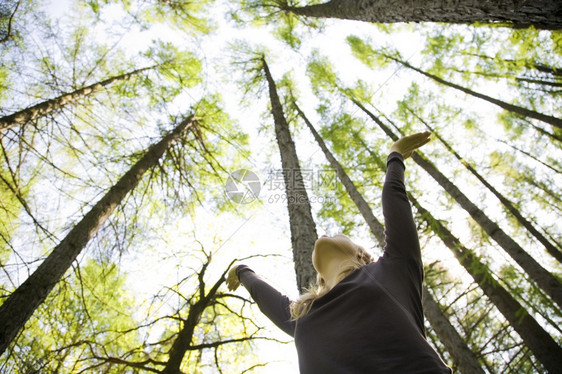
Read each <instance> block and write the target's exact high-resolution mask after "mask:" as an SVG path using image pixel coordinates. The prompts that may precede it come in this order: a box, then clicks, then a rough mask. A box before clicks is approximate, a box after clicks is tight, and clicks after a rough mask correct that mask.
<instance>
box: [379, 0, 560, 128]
mask: <svg viewBox="0 0 562 374" xmlns="http://www.w3.org/2000/svg"><path fill="white" fill-rule="evenodd" d="M561 4H562V3H561ZM382 56H383V57H386V58H388V59H390V60H392V61H395V62H397V63H399V64H400V65H402V66H405V67H407V68H408V69H412V70H414V71H416V72H418V73H420V74H422V75H425V76H426V77H428V78H431V79H433V80H434V81H436V82H438V83H441V84H443V85H445V86H448V87H451V88H454V89H456V90H459V91H462V92H464V93H465V94H467V95H471V96H474V97H477V98H479V99H482V100H485V101H487V102H489V103H491V104H494V105H497V106H499V107H500V108H503V109H505V110H508V111H510V112H513V113H516V114H518V115H520V116H522V117H529V118H534V119H537V120H539V121H543V122H545V123H548V124H550V125H552V126H555V127H560V128H562V119H560V118H556V117H553V116H549V115H546V114H543V113H539V112H537V111H534V110H531V109H527V108H523V107H520V106H517V105H513V104H510V103H506V102H505V101H501V100H498V99H494V98H493V97H490V96H487V95H484V94H481V93H479V92H475V91H472V90H470V89H468V88H465V87H462V86H459V85H458V84H455V83H451V82H448V81H446V80H444V79H442V78H439V77H438V76H436V75H433V74H430V73H428V72H425V71H423V70H421V69H418V68H416V67H414V66H412V65H410V64H409V63H408V62H407V61H402V60H400V59H398V58H395V57H392V56H389V55H382Z"/></svg>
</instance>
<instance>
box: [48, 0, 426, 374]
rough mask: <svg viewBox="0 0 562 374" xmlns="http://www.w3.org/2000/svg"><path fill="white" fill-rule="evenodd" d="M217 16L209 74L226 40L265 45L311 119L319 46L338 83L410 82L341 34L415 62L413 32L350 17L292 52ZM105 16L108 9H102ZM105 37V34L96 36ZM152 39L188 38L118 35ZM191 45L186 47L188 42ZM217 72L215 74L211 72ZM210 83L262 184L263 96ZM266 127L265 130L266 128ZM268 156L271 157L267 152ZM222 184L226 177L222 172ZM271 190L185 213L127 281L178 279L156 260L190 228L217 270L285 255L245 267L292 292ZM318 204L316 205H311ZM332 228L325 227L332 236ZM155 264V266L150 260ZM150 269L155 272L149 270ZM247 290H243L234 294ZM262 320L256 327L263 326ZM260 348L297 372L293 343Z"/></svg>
mask: <svg viewBox="0 0 562 374" xmlns="http://www.w3.org/2000/svg"><path fill="white" fill-rule="evenodd" d="M68 3H69V1H68V0H65V1H61V0H52V2H51V4H50V5H49V6H48V10H49V11H50V13H51V14H52V15H55V16H61V15H63V14H65V13H66V12H67V11H68ZM214 10H215V11H216V14H217V16H216V18H215V20H216V21H217V22H218V24H219V28H218V30H217V31H216V32H215V33H214V34H213V35H211V36H209V37H206V38H205V41H204V42H203V43H200V44H199V45H198V46H197V48H200V49H199V50H198V53H200V54H201V55H202V56H204V57H205V58H204V62H205V67H204V69H205V68H207V69H209V70H208V73H209V76H210V75H211V74H213V68H212V66H213V65H215V66H221V64H226V63H227V62H228V59H229V55H228V45H229V43H232V42H233V41H235V40H246V41H250V42H251V43H252V44H263V45H266V46H267V47H268V48H269V49H270V50H271V51H272V56H271V58H270V60H269V61H268V62H269V63H270V68H271V70H272V72H273V75H274V77H275V78H280V77H281V75H282V74H284V73H286V72H287V71H289V70H294V74H295V77H296V79H297V81H299V82H301V83H302V84H301V92H302V93H303V101H302V103H301V104H302V106H303V109H304V110H305V111H306V112H307V114H308V115H309V116H310V117H311V118H312V119H317V118H316V116H315V111H314V109H315V108H314V107H315V105H316V104H315V102H314V101H313V100H312V99H310V96H311V93H310V92H309V88H308V87H307V85H306V84H305V83H304V82H307V78H306V77H305V76H304V67H305V66H306V58H307V57H308V56H309V54H310V51H311V50H313V49H319V50H320V51H321V53H322V54H323V55H326V56H328V57H329V58H330V60H331V61H332V63H334V65H335V66H336V68H337V72H338V74H339V77H340V78H341V79H343V80H344V81H350V82H351V81H353V80H354V79H357V78H363V79H368V80H369V81H371V82H372V83H373V86H374V87H381V89H385V88H387V87H389V86H391V85H394V86H395V88H396V89H395V90H393V91H391V92H388V91H385V92H387V94H386V95H387V96H386V97H385V99H386V101H387V102H390V103H392V102H393V97H392V94H394V95H396V97H401V96H402V93H403V90H404V89H405V88H406V87H407V86H408V85H409V83H410V82H409V81H401V80H400V76H401V74H402V73H403V72H399V71H397V69H396V68H395V67H393V68H392V69H390V70H389V71H388V73H387V74H381V75H379V76H376V77H375V76H373V75H374V74H373V72H372V71H370V70H368V69H367V68H365V67H364V66H363V65H362V64H361V63H359V62H358V61H357V60H356V59H355V58H353V57H352V56H351V53H350V50H349V47H348V46H347V44H346V42H345V38H346V37H347V36H348V35H350V34H357V35H359V36H365V35H369V36H370V37H371V39H372V40H376V41H377V44H378V45H383V44H386V43H388V44H390V45H392V46H394V47H396V48H397V49H399V50H400V51H402V53H403V56H404V57H405V58H406V59H409V60H410V62H413V63H414V64H416V63H417V62H418V61H419V57H420V49H421V48H422V47H423V43H422V42H421V41H420V38H419V36H417V35H415V34H413V33H409V32H402V33H394V34H392V35H391V36H389V35H386V34H383V33H381V32H379V31H377V29H375V28H374V26H372V25H369V24H366V23H361V22H350V21H336V22H334V21H328V22H326V25H327V26H326V29H325V30H324V31H323V32H322V33H319V34H316V35H314V36H313V37H312V38H310V39H308V40H307V41H306V43H305V44H304V45H303V46H302V48H301V49H300V51H299V52H294V51H291V50H290V49H288V48H287V47H286V46H284V45H283V44H282V43H281V42H279V41H277V40H275V39H273V37H272V36H271V35H270V34H269V33H266V32H263V31H257V30H256V29H252V28H245V29H236V28H232V27H231V26H230V25H229V24H227V23H226V22H224V20H223V18H222V13H223V11H224V9H223V8H221V7H220V6H215V7H214ZM108 16H109V14H108ZM120 16H121V15H120V13H119V12H117V11H115V12H113V13H112V14H111V17H112V18H113V19H114V20H117V21H118V20H119V17H120ZM99 36H100V38H101V39H103V35H101V34H100V35H99ZM153 38H162V39H165V40H172V41H174V42H175V43H177V44H178V45H182V44H183V45H185V46H186V48H192V47H193V44H192V43H191V42H192V40H190V39H189V38H186V37H185V35H184V34H182V33H179V32H171V31H170V30H169V29H168V28H166V27H164V26H156V27H155V28H154V29H153V30H151V31H147V32H143V33H131V34H129V35H127V36H126V38H124V39H123V41H122V42H121V44H120V47H125V46H127V48H128V49H129V50H131V51H135V50H136V49H144V48H145V47H146V41H147V40H150V39H153ZM190 43H191V44H190ZM217 73H220V72H217ZM207 83H208V85H209V86H208V89H209V91H218V92H221V93H222V94H223V96H224V100H225V103H226V109H227V111H228V112H229V113H230V114H231V115H232V116H233V117H235V118H237V119H238V120H239V122H240V124H241V125H242V126H243V128H244V130H245V131H246V132H247V133H249V134H250V136H251V141H250V148H251V151H252V153H251V156H249V157H248V158H247V165H246V166H245V167H246V168H248V169H251V170H252V171H254V172H255V173H256V174H257V175H258V176H259V178H260V180H261V181H264V182H265V181H266V179H267V175H268V170H271V169H276V170H279V168H280V162H279V156H278V151H277V149H276V145H275V144H274V143H271V142H270V141H269V140H270V139H273V135H272V134H263V133H259V132H258V131H257V129H258V128H259V127H261V126H262V122H263V121H262V119H261V118H260V113H262V112H263V111H264V108H265V106H264V105H261V104H263V103H265V101H264V100H265V99H266V98H262V101H261V104H260V103H258V104H259V105H258V106H256V107H250V108H241V107H240V106H239V102H238V99H239V95H240V93H239V91H238V90H237V88H236V86H235V83H234V82H228V81H224V80H211V81H209V82H207ZM186 94H187V95H188V96H189V97H192V98H193V101H194V100H195V99H197V98H198V94H199V93H198V92H196V90H194V92H189V93H186ZM270 129H271V128H270ZM296 141H297V151H298V154H299V157H300V159H301V163H302V165H303V167H304V168H307V166H308V165H313V166H314V165H316V164H317V163H320V162H324V159H323V157H324V156H323V155H322V153H321V152H320V151H319V150H318V147H316V146H311V144H313V143H311V141H310V139H309V138H308V134H307V136H306V137H304V136H303V137H299V138H298V139H297V140H296ZM267 156H271V157H267ZM225 182H226V176H225ZM216 188H217V189H223V188H224V186H216ZM275 193H277V191H272V190H268V189H267V185H266V186H264V189H263V190H262V194H261V195H260V197H261V204H260V203H258V202H254V203H252V204H251V206H240V210H241V211H242V212H243V213H244V214H241V215H234V214H223V215H221V216H218V217H217V216H216V215H215V214H214V213H212V212H210V211H208V210H207V209H205V208H204V207H200V208H198V209H197V213H196V216H197V220H196V223H194V222H193V221H191V219H190V217H186V218H185V220H184V221H181V222H177V224H176V226H175V227H170V228H169V229H170V230H169V232H167V233H166V234H165V236H166V238H167V241H168V245H167V246H163V247H160V248H155V249H154V253H153V254H152V257H150V258H147V257H146V256H143V257H137V258H131V259H130V260H131V261H130V263H126V264H125V265H126V268H127V269H129V270H128V274H129V283H130V286H131V288H132V289H134V290H135V292H136V293H137V295H138V297H139V298H141V299H142V298H145V297H150V296H152V295H154V294H155V293H156V292H158V290H160V289H161V287H162V286H169V285H171V284H174V283H176V282H177V280H178V279H181V278H182V277H183V276H185V274H183V273H182V272H181V269H177V267H176V265H177V260H176V261H169V262H166V261H161V260H162V259H165V258H170V256H172V257H173V256H176V255H181V253H183V251H185V248H184V247H185V246H184V243H185V240H186V238H189V237H190V235H191V232H192V231H193V229H196V232H197V239H198V240H200V241H201V242H202V243H203V245H204V247H205V248H207V249H213V250H216V249H218V248H219V247H220V248H221V249H220V253H221V256H222V257H221V258H219V259H217V262H216V263H215V268H217V269H224V268H225V267H226V264H228V263H229V262H230V261H231V260H232V259H233V258H237V257H243V256H248V255H253V254H258V253H280V254H283V255H284V256H285V257H284V259H278V258H276V259H271V258H270V259H267V258H266V259H264V260H251V261H248V262H247V263H248V264H249V265H251V266H252V267H253V268H254V269H255V270H256V272H257V273H258V274H260V275H262V276H263V277H264V278H266V279H267V280H268V281H270V282H271V283H272V284H273V285H274V286H275V287H277V288H278V289H280V290H281V291H282V292H285V293H287V294H288V295H289V296H291V297H293V298H294V297H296V296H297V292H296V286H295V279H294V270H293V265H292V263H291V254H290V247H291V245H290V234H289V226H288V216H287V209H286V206H285V204H284V203H283V202H278V203H271V202H268V201H267V198H268V197H270V196H272V195H274V194H275ZM313 209H317V206H313ZM317 227H318V231H319V232H318V234H319V235H321V234H323V233H325V227H326V226H325V225H324V224H323V223H322V222H317ZM334 233H335V232H329V234H334ZM357 241H358V242H359V243H361V244H363V245H364V246H366V247H367V248H369V247H371V246H372V245H371V243H369V237H368V236H364V237H359V238H358V239H357ZM155 264H157V266H156V265H155ZM155 266H156V267H157V268H158V271H154V268H155ZM238 292H239V293H241V294H246V291H245V290H242V289H241V290H239V291H238ZM267 323H268V321H267V320H266V319H265V318H264V319H263V321H262V324H267ZM276 334H278V335H277V336H278V337H279V338H281V339H285V338H286V337H285V336H284V335H283V333H281V332H277V333H276ZM259 344H260V345H261V348H262V349H261V353H260V355H262V357H263V359H264V360H267V361H279V362H277V363H274V364H272V365H271V366H268V367H267V368H266V369H265V370H264V372H265V373H295V372H297V371H298V369H297V365H296V353H295V350H294V346H293V345H292V344H289V345H282V346H281V347H279V346H278V345H275V346H271V344H265V343H264V344H262V343H259Z"/></svg>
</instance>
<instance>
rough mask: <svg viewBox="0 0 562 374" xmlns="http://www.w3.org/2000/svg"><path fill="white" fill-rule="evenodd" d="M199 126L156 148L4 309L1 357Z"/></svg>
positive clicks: (185, 124)
mask: <svg viewBox="0 0 562 374" xmlns="http://www.w3.org/2000/svg"><path fill="white" fill-rule="evenodd" d="M195 124H196V120H195V119H194V117H193V116H190V117H188V118H187V119H185V120H184V121H182V122H181V123H180V124H179V125H178V126H177V127H176V128H175V129H174V130H173V131H172V132H170V133H169V134H167V135H166V136H164V137H163V138H162V140H160V141H159V142H158V143H156V144H154V145H152V146H151V147H150V148H149V149H148V150H147V152H146V153H145V154H144V156H143V157H142V158H141V159H140V160H139V161H137V162H136V163H135V164H134V165H133V166H132V167H131V169H129V171H127V172H126V173H125V174H124V175H123V176H122V177H121V179H119V181H118V182H117V183H116V184H115V185H114V186H113V187H111V189H110V190H109V191H108V192H107V193H106V194H105V195H104V196H103V197H102V198H101V200H99V201H98V202H97V203H96V205H94V206H93V207H92V209H91V210H90V211H89V212H88V213H87V214H86V215H85V216H84V217H83V218H82V219H81V220H80V222H78V223H77V224H76V226H74V227H73V228H72V230H70V232H69V233H68V234H67V235H66V237H65V238H64V239H63V240H62V241H61V242H60V243H59V244H58V245H57V246H56V247H55V249H54V250H53V252H51V254H50V255H49V256H48V257H47V258H46V259H45V261H43V263H41V265H39V267H38V268H37V269H36V270H35V271H34V272H33V274H31V276H29V278H27V279H26V280H25V282H23V283H22V284H21V285H20V286H19V287H18V288H17V289H16V290H15V291H14V292H13V293H12V294H11V295H10V296H9V297H8V298H7V299H6V301H5V302H4V303H3V304H2V306H0V321H2V322H1V323H0V354H2V353H3V352H4V351H5V350H6V348H7V346H8V345H9V344H10V342H11V341H12V340H13V339H14V337H15V336H16V334H17V333H18V331H20V330H21V329H22V328H23V326H24V325H25V323H26V322H27V320H28V319H29V318H30V317H31V315H32V314H33V312H34V311H35V309H36V308H37V307H38V306H39V305H40V304H41V303H42V302H43V301H45V298H46V297H47V295H48V294H49V293H50V292H51V290H52V289H53V287H54V286H55V284H56V283H57V282H58V281H59V280H60V279H61V277H62V276H63V275H64V273H65V272H66V271H67V270H68V268H69V267H70V266H71V265H72V263H73V262H74V260H76V257H77V256H78V255H79V254H80V252H81V251H82V249H83V248H84V247H85V246H86V244H87V243H88V241H89V240H90V239H91V238H92V237H93V236H94V235H95V234H96V233H97V232H98V230H99V229H100V227H101V226H102V225H103V223H104V222H105V221H106V220H107V219H108V218H109V216H110V215H111V214H112V212H113V211H114V210H115V208H116V207H117V205H119V204H120V203H121V201H122V200H123V199H124V198H125V196H126V195H127V194H128V193H129V192H131V191H132V190H133V189H134V188H135V187H136V186H137V184H138V183H139V181H140V180H141V178H142V176H143V175H144V173H145V172H146V171H147V170H148V169H150V168H152V167H153V166H155V165H156V164H157V163H158V160H159V159H160V157H162V155H163V154H164V152H165V151H166V150H167V149H168V148H169V147H170V145H171V144H172V143H173V142H174V141H175V140H176V139H177V138H178V137H179V136H180V135H181V134H182V133H184V132H185V131H186V130H187V129H189V128H191V127H192V126H194V125H195Z"/></svg>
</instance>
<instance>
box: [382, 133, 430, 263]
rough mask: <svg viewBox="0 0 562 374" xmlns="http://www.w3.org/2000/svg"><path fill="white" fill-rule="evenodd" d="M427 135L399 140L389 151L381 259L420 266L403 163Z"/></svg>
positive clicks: (416, 236)
mask: <svg viewBox="0 0 562 374" xmlns="http://www.w3.org/2000/svg"><path fill="white" fill-rule="evenodd" d="M430 135H431V133H429V132H423V133H418V134H414V135H410V136H406V137H403V138H401V139H399V140H398V141H397V142H396V143H394V144H393V145H392V147H391V148H390V155H389V156H388V158H387V170H386V177H385V182H384V186H383V190H382V209H383V215H384V222H385V241H386V244H385V250H384V251H385V255H386V256H390V257H403V258H410V259H413V260H415V261H416V262H418V263H419V264H420V265H421V253H420V244H419V239H418V234H417V230H416V224H415V223H414V217H413V215H412V208H411V206H410V203H409V201H408V195H407V194H406V187H405V185H404V169H405V166H404V159H406V158H408V157H409V156H411V154H412V152H413V151H414V150H415V149H417V148H419V147H421V146H422V145H424V144H426V143H427V142H428V141H429V136H430Z"/></svg>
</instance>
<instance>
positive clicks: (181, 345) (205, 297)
mask: <svg viewBox="0 0 562 374" xmlns="http://www.w3.org/2000/svg"><path fill="white" fill-rule="evenodd" d="M210 261H211V259H210V257H209V258H208V262H207V263H205V265H203V268H202V269H201V271H200V272H199V274H198V278H199V299H198V300H197V302H196V303H195V304H193V305H191V306H190V308H189V313H188V315H187V318H186V319H185V320H183V321H182V322H183V327H182V329H181V330H180V332H179V333H178V335H177V337H176V339H175V340H174V343H173V344H172V348H171V349H170V354H169V358H168V361H167V362H166V366H165V367H164V369H163V370H162V374H181V373H182V372H181V370H180V367H181V363H182V361H183V357H184V356H185V352H187V351H188V350H190V349H194V348H193V347H192V346H191V343H192V341H193V332H194V331H195V327H196V326H197V324H198V323H199V321H200V320H201V316H202V315H203V312H204V311H205V309H206V308H207V307H208V306H210V305H211V304H212V303H213V302H214V301H215V300H216V296H217V292H218V290H219V287H220V286H221V285H222V284H223V283H224V281H225V275H226V274H224V273H223V274H222V276H221V277H220V278H219V280H218V281H217V282H216V283H215V284H214V285H213V287H212V288H211V289H210V290H209V292H208V293H207V294H205V281H204V279H203V278H204V276H205V273H206V271H207V268H208V266H209V264H210Z"/></svg>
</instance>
